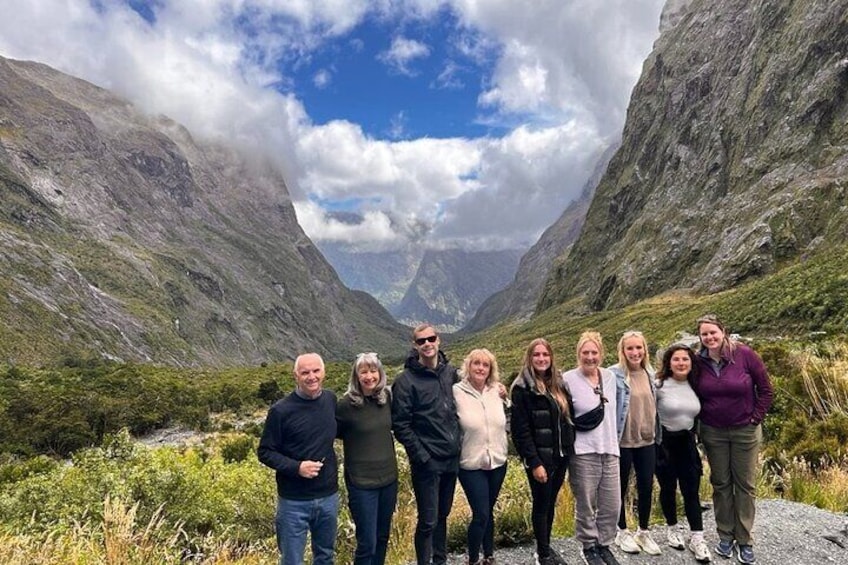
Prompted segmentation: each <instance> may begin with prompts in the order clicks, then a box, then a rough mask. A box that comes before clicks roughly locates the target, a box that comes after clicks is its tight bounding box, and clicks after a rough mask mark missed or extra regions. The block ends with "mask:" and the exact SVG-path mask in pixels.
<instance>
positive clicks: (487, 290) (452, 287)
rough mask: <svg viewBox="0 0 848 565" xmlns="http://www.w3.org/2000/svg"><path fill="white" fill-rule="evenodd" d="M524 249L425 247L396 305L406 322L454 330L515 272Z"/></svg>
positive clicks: (507, 281) (400, 317)
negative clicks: (440, 248)
mask: <svg viewBox="0 0 848 565" xmlns="http://www.w3.org/2000/svg"><path fill="white" fill-rule="evenodd" d="M522 251H523V250H519V249H506V250H501V251H463V250H461V249H450V250H441V251H440V250H428V251H426V252H425V253H424V257H422V259H421V263H420V264H419V266H418V271H417V272H416V274H415V278H414V279H413V280H412V283H410V285H409V288H408V289H407V291H406V293H405V294H404V296H403V300H401V303H400V305H399V306H398V308H397V311H396V316H397V318H398V319H399V320H401V321H403V322H404V323H407V324H409V325H415V324H416V323H418V322H429V323H431V324H435V325H437V326H438V327H439V328H440V329H442V330H443V331H455V330H457V329H459V328H460V327H462V325H463V324H464V323H465V322H466V321H467V320H468V319H469V318H470V317H471V316H473V315H474V313H475V312H476V311H477V308H478V307H479V306H480V304H481V303H482V302H483V300H485V299H486V298H488V297H489V296H491V295H492V294H493V293H495V292H497V291H499V290H501V289H502V288H503V287H504V286H506V285H507V284H508V283H509V281H510V280H512V278H513V277H514V276H515V269H516V267H517V266H518V261H519V259H520V258H521V255H522Z"/></svg>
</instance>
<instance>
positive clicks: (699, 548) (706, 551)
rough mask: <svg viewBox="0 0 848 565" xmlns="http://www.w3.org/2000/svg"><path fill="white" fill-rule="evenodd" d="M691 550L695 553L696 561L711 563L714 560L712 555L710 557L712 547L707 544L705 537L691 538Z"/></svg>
mask: <svg viewBox="0 0 848 565" xmlns="http://www.w3.org/2000/svg"><path fill="white" fill-rule="evenodd" d="M689 551H691V552H692V553H694V554H695V561H699V562H701V563H709V562H710V561H711V560H712V557H710V548H709V547H708V546H707V542H706V540H704V538H701V539H699V540H695V539H691V540H689Z"/></svg>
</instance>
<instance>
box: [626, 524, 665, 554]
mask: <svg viewBox="0 0 848 565" xmlns="http://www.w3.org/2000/svg"><path fill="white" fill-rule="evenodd" d="M633 541H635V542H636V543H637V544H638V545H639V548H640V549H641V550H642V551H644V552H645V553H647V554H648V555H660V554H662V550H661V549H660V546H658V545H657V542H655V541H654V540H653V539H651V534H650V533H648V530H639V531H638V532H636V535H635V536H633Z"/></svg>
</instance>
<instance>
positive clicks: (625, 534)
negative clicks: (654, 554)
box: [615, 530, 642, 553]
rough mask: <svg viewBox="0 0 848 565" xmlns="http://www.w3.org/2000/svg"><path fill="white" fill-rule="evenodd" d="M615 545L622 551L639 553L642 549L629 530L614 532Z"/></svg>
mask: <svg viewBox="0 0 848 565" xmlns="http://www.w3.org/2000/svg"><path fill="white" fill-rule="evenodd" d="M615 545H617V546H618V548H619V549H620V550H621V551H623V552H624V553H639V552H640V551H642V550H641V549H640V548H639V544H637V543H636V540H634V539H633V534H631V533H630V531H629V530H618V533H617V534H615Z"/></svg>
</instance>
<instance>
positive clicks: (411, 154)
mask: <svg viewBox="0 0 848 565" xmlns="http://www.w3.org/2000/svg"><path fill="white" fill-rule="evenodd" d="M671 1H672V2H674V3H676V4H680V3H685V1H686V0H671ZM662 5H663V0H536V1H534V2H518V1H516V0H156V1H154V2H143V1H140V0H6V1H5V2H4V10H3V18H2V19H0V55H3V56H6V57H11V58H15V59H28V60H35V61H39V62H42V63H45V64H48V65H50V66H53V67H55V68H58V69H59V70H62V71H64V72H67V73H70V74H73V75H75V76H79V77H81V78H84V79H86V80H89V81H91V82H93V83H95V84H98V85H100V86H103V87H105V88H109V89H112V90H114V91H116V92H117V93H119V94H121V95H123V96H126V97H127V98H129V99H130V100H131V101H133V102H134V103H135V104H136V105H138V106H139V107H140V108H141V109H142V110H144V111H147V112H150V113H151V114H165V115H167V116H169V117H171V118H173V119H175V120H177V121H178V122H180V123H182V124H184V125H185V126H186V127H187V128H188V129H189V130H190V131H191V132H192V134H193V135H195V136H196V137H198V138H209V139H213V140H217V141H224V142H228V143H235V144H237V145H239V146H240V147H243V148H245V150H247V151H251V152H256V151H261V152H264V153H265V154H267V155H268V157H269V158H270V159H272V161H273V162H274V163H275V164H276V165H277V166H278V167H279V169H280V171H281V172H282V174H283V176H284V178H285V181H286V186H285V187H282V186H281V187H280V190H286V191H287V192H288V193H289V194H290V196H291V199H292V202H293V204H294V206H295V210H296V211H297V215H298V219H299V221H300V223H301V225H302V227H303V228H304V230H305V231H306V233H307V234H308V235H309V236H310V237H311V238H312V239H314V240H316V241H318V242H321V241H327V242H337V243H339V242H340V243H343V244H345V245H347V246H349V247H350V248H351V249H353V250H357V249H362V250H376V249H386V248H397V247H402V246H404V245H407V244H409V242H414V243H415V244H420V245H426V246H431V247H451V246H460V247H465V248H475V249H496V248H506V247H528V246H529V245H531V244H532V243H534V242H535V241H536V239H537V238H538V236H539V235H540V234H541V233H542V231H544V229H545V228H547V227H548V226H549V225H550V224H551V223H552V222H553V221H554V220H556V218H557V217H558V216H559V215H560V214H561V213H562V211H563V210H564V209H565V207H566V206H567V204H568V203H569V201H571V200H572V199H573V198H575V197H576V196H578V195H579V193H580V191H581V189H582V187H583V184H584V182H585V181H586V178H587V177H588V175H589V173H590V171H591V170H592V168H593V166H594V163H595V160H596V159H597V158H598V156H599V154H600V153H601V152H602V151H603V149H604V148H605V147H606V146H607V144H608V143H610V141H611V140H612V139H613V138H615V137H616V136H617V135H618V134H619V133H620V131H621V128H622V126H623V123H624V116H625V112H626V108H627V102H628V99H629V95H630V91H631V90H632V88H633V85H634V84H635V82H636V80H637V78H638V76H639V72H640V70H641V66H642V62H643V61H644V59H645V57H646V56H647V55H648V54H649V52H650V50H651V47H652V45H653V42H654V41H655V40H656V38H657V37H658V35H659V31H658V25H659V19H660V10H661V8H662ZM339 211H343V212H351V213H352V214H346V218H345V221H338V220H337V219H336V216H334V213H337V212H339ZM356 217H359V218H361V221H360V222H358V223H357V222H355V221H352V218H356Z"/></svg>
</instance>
